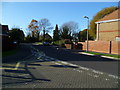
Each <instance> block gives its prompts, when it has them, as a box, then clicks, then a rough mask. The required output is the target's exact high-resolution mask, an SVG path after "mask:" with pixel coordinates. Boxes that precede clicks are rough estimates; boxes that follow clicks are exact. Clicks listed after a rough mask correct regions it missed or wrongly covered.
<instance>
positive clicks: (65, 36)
mask: <svg viewBox="0 0 120 90" xmlns="http://www.w3.org/2000/svg"><path fill="white" fill-rule="evenodd" d="M69 31H70V30H69V28H68V27H67V26H64V27H63V28H62V31H61V38H62V39H70V40H72V36H71V32H69Z"/></svg>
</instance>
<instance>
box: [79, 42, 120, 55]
mask: <svg viewBox="0 0 120 90" xmlns="http://www.w3.org/2000/svg"><path fill="white" fill-rule="evenodd" d="M79 44H82V45H83V47H82V50H86V42H79ZM88 50H89V51H94V52H102V53H111V54H119V55H120V41H89V42H88Z"/></svg>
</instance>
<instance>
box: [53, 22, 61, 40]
mask: <svg viewBox="0 0 120 90" xmlns="http://www.w3.org/2000/svg"><path fill="white" fill-rule="evenodd" d="M57 40H60V31H59V30H58V25H57V24H56V27H55V30H54V31H53V41H57Z"/></svg>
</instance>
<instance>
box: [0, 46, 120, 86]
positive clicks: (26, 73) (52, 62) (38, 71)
mask: <svg viewBox="0 0 120 90" xmlns="http://www.w3.org/2000/svg"><path fill="white" fill-rule="evenodd" d="M26 46H27V47H26ZM26 46H25V48H27V49H24V50H26V51H27V50H28V51H29V53H27V56H30V57H28V58H26V59H24V60H18V61H17V62H13V63H9V62H7V63H3V65H2V66H3V68H2V71H3V74H2V78H3V82H2V85H3V86H2V87H3V88H118V87H119V86H118V83H119V82H118V80H119V79H120V78H119V77H118V76H117V75H113V74H109V73H107V72H102V71H99V70H96V69H94V68H89V67H84V66H83V65H81V64H78V63H77V64H75V63H72V62H71V61H73V58H74V54H70V53H72V52H73V51H72V52H71V51H69V50H67V51H63V50H62V49H60V50H61V51H58V52H59V54H60V53H61V52H64V53H62V54H61V55H59V54H58V53H56V50H54V49H56V48H55V47H51V46H50V47H49V46H47V47H44V46H37V45H36V46H34V45H33V46H31V45H26ZM23 47H24V46H23ZM24 50H23V51H24ZM49 51H51V54H50V52H49ZM24 52H25V51H24ZM53 52H54V53H53ZM55 53H56V54H57V55H56V54H55ZM65 53H67V54H66V55H68V54H70V55H73V58H72V60H71V61H70V62H69V60H68V61H67V60H66V58H64V59H65V60H63V57H61V56H63V55H65ZM74 53H75V52H74ZM52 54H54V56H60V57H61V58H62V60H61V59H58V58H60V57H57V58H55V57H51V56H50V55H52ZM66 55H65V56H66ZM70 55H69V56H70ZM75 55H76V53H75ZM77 55H78V54H77ZM70 57H72V56H70ZM81 57H82V56H81ZM85 57H86V56H84V58H85ZM77 58H78V57H77ZM79 58H80V56H79ZM82 58H83V57H82ZM82 58H81V59H82ZM105 60H106V59H105ZM89 61H90V62H92V61H91V60H89ZM110 61H112V60H110ZM73 62H74V61H73ZM75 62H79V59H76V61H75ZM92 63H93V62H92ZM111 68H113V67H111ZM113 69H114V68H113Z"/></svg>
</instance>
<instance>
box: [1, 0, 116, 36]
mask: <svg viewBox="0 0 120 90" xmlns="http://www.w3.org/2000/svg"><path fill="white" fill-rule="evenodd" d="M111 6H118V2H2V20H0V23H1V24H3V25H8V26H9V29H11V28H12V27H13V26H18V27H20V28H22V30H23V31H24V32H25V34H26V33H27V32H26V31H27V30H26V29H27V26H28V25H29V23H30V22H31V20H32V19H35V20H37V21H40V19H42V18H47V19H49V21H50V22H51V24H52V26H53V27H55V25H56V24H58V26H59V27H60V26H61V25H62V24H64V23H65V22H69V21H74V22H77V23H78V25H79V29H78V30H79V31H82V30H83V29H86V28H87V19H86V18H83V16H88V17H89V19H90V20H92V18H93V16H95V15H96V13H97V12H99V11H100V10H102V9H103V8H106V7H111ZM51 35H52V32H51Z"/></svg>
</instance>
